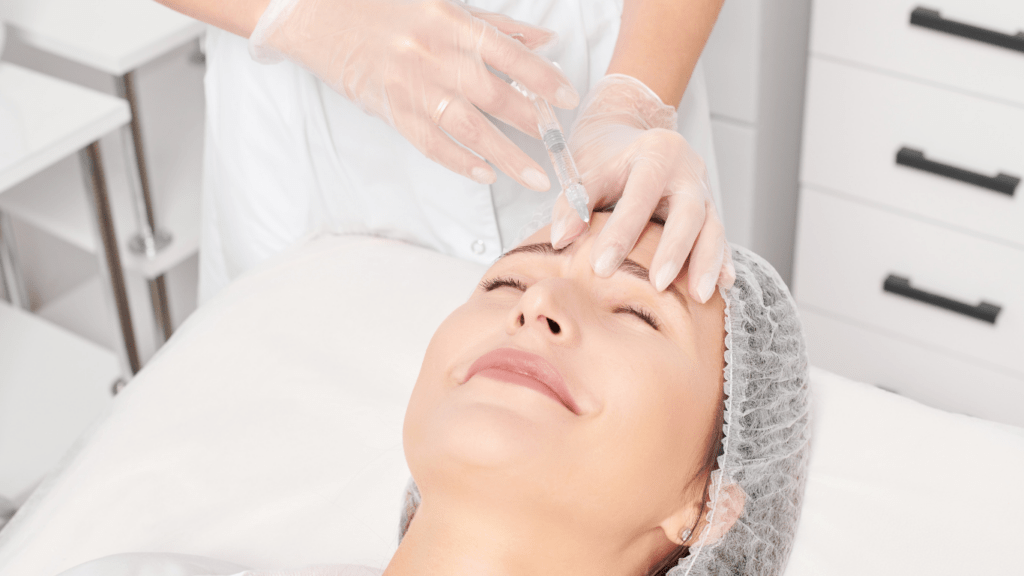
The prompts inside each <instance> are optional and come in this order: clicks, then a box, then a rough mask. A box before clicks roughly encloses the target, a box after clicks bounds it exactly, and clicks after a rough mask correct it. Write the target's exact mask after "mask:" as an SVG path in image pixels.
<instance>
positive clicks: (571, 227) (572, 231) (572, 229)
mask: <svg viewBox="0 0 1024 576" xmlns="http://www.w3.org/2000/svg"><path fill="white" fill-rule="evenodd" d="M558 224H559V225H561V229H560V230H559V232H561V236H560V237H559V238H558V239H557V241H556V240H555V237H554V232H552V237H551V245H552V246H554V247H555V248H556V249H559V250H560V249H562V248H565V247H566V246H568V245H569V244H570V243H572V242H573V241H574V240H576V239H577V238H579V236H580V234H583V233H584V232H586V231H587V228H589V227H590V224H587V223H586V222H584V221H582V220H580V219H579V218H573V217H571V216H570V217H569V218H564V219H562V220H560V221H559V222H558ZM552 230H554V228H552Z"/></svg>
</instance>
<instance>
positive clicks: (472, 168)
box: [410, 123, 496, 184]
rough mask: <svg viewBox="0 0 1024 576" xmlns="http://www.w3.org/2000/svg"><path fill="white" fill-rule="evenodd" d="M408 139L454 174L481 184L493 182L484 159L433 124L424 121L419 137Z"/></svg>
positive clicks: (492, 172) (492, 176) (493, 179)
mask: <svg viewBox="0 0 1024 576" xmlns="http://www.w3.org/2000/svg"><path fill="white" fill-rule="evenodd" d="M410 141H411V142H414V143H416V147H417V148H419V150H420V152H423V154H424V155H425V156H426V157H427V158H430V159H431V160H433V161H434V162H437V163H438V164H440V165H442V166H444V167H445V168H447V169H449V170H451V171H452V172H455V173H456V174H462V175H463V176H465V177H466V178H469V179H470V180H475V181H477V182H479V183H481V184H493V183H494V181H495V180H496V175H495V174H494V170H493V169H491V167H490V166H488V165H487V162H486V161H485V160H484V159H482V158H480V157H479V156H477V155H476V154H473V153H472V152H470V151H469V150H466V148H464V147H462V146H459V145H458V144H457V143H456V142H454V141H453V140H452V139H451V137H450V136H448V135H447V134H445V133H444V131H443V130H441V128H439V127H438V126H436V125H434V124H426V123H425V125H424V126H423V127H422V130H421V131H420V137H419V138H417V139H415V141H413V140H410Z"/></svg>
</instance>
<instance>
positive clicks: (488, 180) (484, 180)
mask: <svg viewBox="0 0 1024 576" xmlns="http://www.w3.org/2000/svg"><path fill="white" fill-rule="evenodd" d="M469 174H470V177H471V178H473V180H476V181H477V182H479V183H481V184H494V180H495V175H494V172H491V171H490V170H488V169H487V168H481V167H479V166H477V167H476V168H473V171H472V172H470V173H469Z"/></svg>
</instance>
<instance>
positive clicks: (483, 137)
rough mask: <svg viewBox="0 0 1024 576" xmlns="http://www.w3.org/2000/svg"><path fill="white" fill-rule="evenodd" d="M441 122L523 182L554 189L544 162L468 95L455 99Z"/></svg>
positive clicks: (496, 165) (503, 169)
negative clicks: (487, 114) (542, 167)
mask: <svg viewBox="0 0 1024 576" xmlns="http://www.w3.org/2000/svg"><path fill="white" fill-rule="evenodd" d="M440 126H441V128H443V129H444V131H445V132H447V133H448V134H449V135H451V137H452V138H454V139H455V140H456V141H458V142H459V143H461V144H462V145H463V146H465V147H467V148H469V149H470V150H472V151H473V152H476V153H477V154H479V155H480V156H483V157H484V158H485V159H487V160H489V161H490V162H491V163H492V164H494V166H495V167H496V168H497V169H499V170H501V171H502V172H504V173H506V174H508V175H509V176H511V177H512V179H514V180H515V181H517V182H519V183H520V184H522V185H523V186H526V187H527V188H532V189H534V190H537V191H538V192H546V191H548V190H550V189H551V181H550V180H549V179H548V176H547V174H545V173H544V171H543V170H541V167H540V165H538V164H537V163H536V162H534V161H533V158H530V157H529V156H527V155H526V153H525V152H523V151H522V150H520V149H519V147H518V146H516V145H515V144H514V143H513V142H512V141H511V140H509V139H508V136H506V135H505V134H504V133H503V132H502V131H501V130H498V128H497V127H495V126H494V124H491V122H490V121H489V120H488V119H487V118H486V117H485V116H484V115H483V114H482V113H481V112H480V111H479V110H477V109H476V108H475V107H474V106H473V105H472V104H470V103H469V102H467V101H465V100H464V99H462V98H456V99H455V100H452V102H451V103H450V104H449V105H448V107H447V108H446V109H445V111H444V114H442V115H441V119H440Z"/></svg>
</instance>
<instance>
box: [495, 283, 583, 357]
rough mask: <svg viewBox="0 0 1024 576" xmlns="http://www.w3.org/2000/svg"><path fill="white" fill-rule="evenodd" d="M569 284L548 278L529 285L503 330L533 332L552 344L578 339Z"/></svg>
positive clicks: (568, 342) (511, 332)
mask: <svg viewBox="0 0 1024 576" xmlns="http://www.w3.org/2000/svg"><path fill="white" fill-rule="evenodd" d="M578 296H579V295H576V297H574V295H573V289H572V286H571V283H570V282H568V281H567V280H565V279H562V278H548V279H545V280H541V281H540V282H537V283H536V284H534V285H533V286H530V287H529V288H528V289H527V290H526V292H524V293H523V295H522V296H521V297H520V298H519V302H518V304H517V305H516V306H515V307H513V308H512V310H510V311H509V317H508V326H507V332H508V334H509V335H515V334H516V333H519V332H521V331H524V330H528V331H535V332H536V333H538V334H540V335H541V336H542V337H544V338H548V339H550V340H552V341H553V342H555V343H558V344H562V345H567V344H572V343H574V342H575V341H576V340H577V339H578V338H579V322H578V315H577V311H576V310H575V308H576V302H578Z"/></svg>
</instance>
